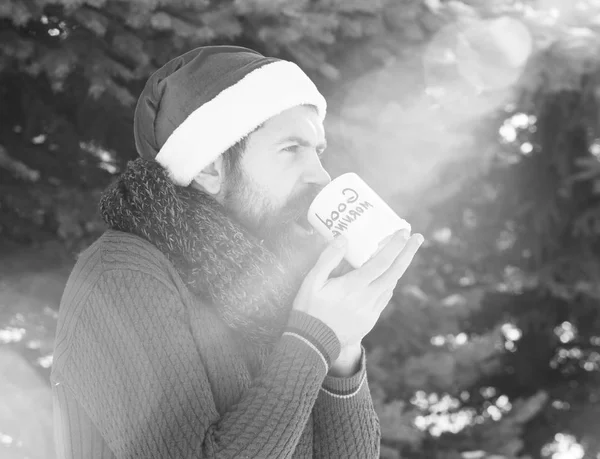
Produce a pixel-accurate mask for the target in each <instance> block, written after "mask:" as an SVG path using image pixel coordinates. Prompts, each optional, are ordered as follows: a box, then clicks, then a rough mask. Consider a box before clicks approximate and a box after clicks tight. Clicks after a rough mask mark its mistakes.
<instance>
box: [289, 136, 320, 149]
mask: <svg viewBox="0 0 600 459" xmlns="http://www.w3.org/2000/svg"><path fill="white" fill-rule="evenodd" d="M284 143H297V144H298V145H300V146H301V147H312V146H313V145H312V144H311V143H310V142H308V141H307V140H306V139H304V138H302V137H298V136H295V135H292V136H289V137H286V138H285V139H281V140H280V141H279V142H277V145H282V144H284ZM316 147H317V150H321V151H322V150H325V149H326V148H327V141H326V140H323V142H319V144H318V145H317V146H316Z"/></svg>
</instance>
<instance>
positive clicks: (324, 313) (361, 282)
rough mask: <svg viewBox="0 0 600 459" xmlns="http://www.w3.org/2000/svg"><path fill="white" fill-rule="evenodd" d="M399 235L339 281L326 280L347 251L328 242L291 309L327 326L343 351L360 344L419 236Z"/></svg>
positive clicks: (405, 266)
mask: <svg viewBox="0 0 600 459" xmlns="http://www.w3.org/2000/svg"><path fill="white" fill-rule="evenodd" d="M408 235H409V233H408V232H407V231H399V232H398V233H396V234H395V235H394V237H393V238H392V239H391V240H390V241H389V242H388V243H387V244H386V245H385V246H384V247H383V249H382V250H381V251H380V252H379V253H377V254H376V255H375V256H373V257H372V258H371V259H370V260H368V261H367V262H366V263H365V264H364V265H362V266H361V267H360V268H358V269H356V270H354V271H351V272H349V273H347V274H345V275H343V276H341V277H337V278H331V279H330V278H329V276H330V274H331V272H332V271H333V270H334V268H335V267H337V266H338V265H339V263H340V261H342V259H343V258H344V254H345V253H346V247H345V245H341V246H340V245H339V244H340V242H341V240H340V238H337V239H335V240H334V242H332V243H330V244H329V245H328V246H327V247H326V248H325V250H324V251H323V253H322V254H321V256H320V257H319V260H318V261H317V263H316V265H315V267H314V268H313V269H312V270H311V271H310V272H309V273H308V275H307V276H306V278H305V279H304V282H303V283H302V285H301V286H300V289H299V290H298V294H297V295H296V298H295V299H294V305H293V309H295V310H298V311H302V312H305V313H306V314H309V315H311V316H313V317H315V318H317V319H319V320H321V321H322V322H323V323H325V325H327V326H329V327H330V328H331V329H332V330H333V332H334V333H335V334H336V336H337V337H338V339H339V340H340V344H341V346H342V349H344V348H346V347H347V346H350V345H353V344H356V343H360V342H362V339H363V338H364V336H365V335H366V334H367V333H369V332H370V331H371V330H372V329H373V327H374V326H375V323H376V322H377V320H378V319H379V316H380V314H381V312H382V311H383V309H384V308H385V307H386V306H387V304H388V303H389V301H390V298H391V297H392V294H393V291H394V288H395V286H396V284H397V282H398V280H399V279H400V277H402V275H403V274H404V272H405V271H406V269H407V268H408V266H409V265H410V263H411V261H412V259H413V257H414V255H415V253H416V252H417V250H418V249H419V247H420V246H421V244H422V243H423V236H421V235H420V234H415V235H413V236H412V237H410V238H409V237H408Z"/></svg>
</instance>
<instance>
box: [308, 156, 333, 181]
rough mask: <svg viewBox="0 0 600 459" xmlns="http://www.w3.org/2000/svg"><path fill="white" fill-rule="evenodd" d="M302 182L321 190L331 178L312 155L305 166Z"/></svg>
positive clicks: (316, 157) (317, 158)
mask: <svg viewBox="0 0 600 459" xmlns="http://www.w3.org/2000/svg"><path fill="white" fill-rule="evenodd" d="M304 181H305V183H308V184H314V185H318V186H319V187H321V188H322V187H324V186H325V185H327V184H328V183H329V182H331V176H330V175H329V173H328V172H327V171H326V170H325V168H324V167H323V164H322V163H321V160H320V159H319V157H318V156H317V155H314V156H313V157H312V158H311V159H310V160H309V161H308V163H307V164H306V170H305V172H304Z"/></svg>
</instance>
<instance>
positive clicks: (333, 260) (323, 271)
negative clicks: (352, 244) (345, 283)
mask: <svg viewBox="0 0 600 459" xmlns="http://www.w3.org/2000/svg"><path fill="white" fill-rule="evenodd" d="M347 245H348V244H347V241H346V238H345V237H343V236H338V237H337V238H335V239H334V240H333V241H331V242H330V243H329V245H327V247H325V250H323V253H321V255H320V256H319V259H318V260H317V263H316V264H315V266H314V268H313V269H312V275H313V278H314V280H315V282H316V283H317V284H318V285H323V284H324V283H325V282H327V279H328V278H329V275H330V274H331V272H332V271H333V270H334V269H335V268H336V267H337V266H338V265H339V264H340V262H341V261H342V259H343V258H344V255H346V248H347Z"/></svg>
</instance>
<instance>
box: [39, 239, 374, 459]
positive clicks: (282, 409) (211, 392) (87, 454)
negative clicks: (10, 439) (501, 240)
mask: <svg viewBox="0 0 600 459" xmlns="http://www.w3.org/2000/svg"><path fill="white" fill-rule="evenodd" d="M237 342H238V341H236V340H234V339H233V337H232V332H231V330H230V329H228V328H227V327H226V326H225V325H224V324H223V323H222V322H221V321H220V320H219V319H218V318H217V316H216V315H215V314H214V312H212V311H211V308H209V307H207V306H206V305H204V304H202V303H201V302H200V301H199V300H198V299H197V297H196V296H194V295H192V294H191V293H190V291H189V290H188V289H187V288H186V287H185V285H184V284H183V281H182V280H181V278H180V276H179V275H178V273H177V272H176V270H175V268H174V267H173V265H172V264H171V263H170V262H169V261H168V260H167V258H166V257H165V256H164V255H163V254H162V253H161V252H160V251H158V250H157V249H156V248H155V247H154V246H153V245H151V244H149V243H148V242H146V241H145V240H143V239H141V238H138V237H137V236H134V235H130V234H126V233H122V232H117V231H112V230H110V231H107V232H106V233H105V234H104V235H103V236H102V237H100V238H99V239H98V240H97V241H96V242H95V243H94V244H93V245H92V246H91V247H89V248H88V249H87V250H86V251H85V252H83V253H82V254H81V256H80V257H79V259H78V261H77V263H76V265H75V267H74V269H73V272H72V273H71V276H70V278H69V280H68V283H67V286H66V288H65V292H64V294H63V298H62V301H61V305H60V310H59V318H58V327H57V333H56V343H55V353H54V363H53V368H52V374H51V382H52V393H53V402H54V415H55V439H56V448H57V454H58V457H59V458H67V459H70V458H86V459H87V458H90V459H99V458H115V457H117V458H123V459H125V458H156V459H158V458H186V459H187V458H335V459H340V458H359V459H369V458H378V457H379V442H380V427H379V420H378V418H377V415H376V413H375V411H374V409H373V403H372V400H371V396H370V393H369V386H368V383H367V374H366V367H365V365H366V360H365V351H364V348H363V349H362V356H361V363H360V369H359V371H358V373H357V374H355V375H353V376H351V377H348V378H336V377H332V376H331V375H328V374H327V373H328V370H329V367H330V365H331V363H332V362H333V361H335V359H336V358H337V356H338V355H339V352H340V344H339V341H338V340H337V337H336V336H335V334H334V333H333V331H332V330H331V329H330V328H329V327H327V326H326V325H325V324H324V323H323V322H321V321H320V320H318V319H316V318H314V317H312V316H309V315H308V314H305V313H302V312H299V311H292V312H291V315H290V318H289V322H288V326H287V328H286V330H285V332H284V333H283V335H282V336H281V338H280V339H279V341H278V342H277V343H276V345H275V347H274V350H273V352H272V353H271V354H270V356H269V357H268V359H267V361H266V363H265V364H264V365H263V368H262V370H261V372H260V373H259V374H258V375H256V376H255V377H252V376H251V374H250V370H249V368H250V367H251V365H250V362H248V361H247V360H248V359H247V358H246V357H245V356H246V355H247V353H245V352H243V351H244V349H241V348H240V345H238V344H236V343H237Z"/></svg>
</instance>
